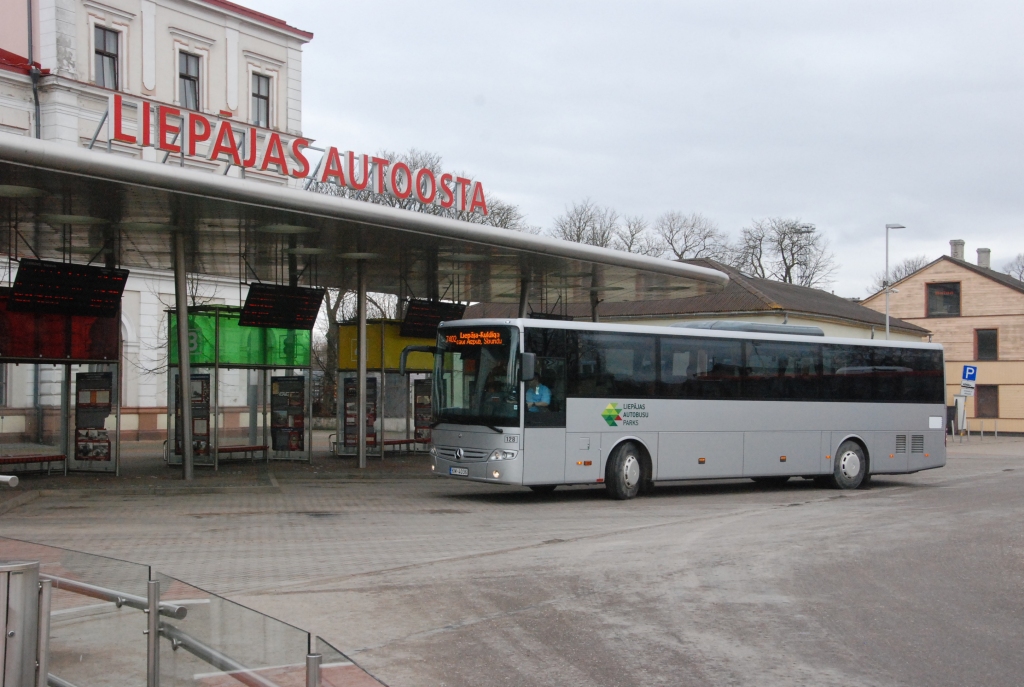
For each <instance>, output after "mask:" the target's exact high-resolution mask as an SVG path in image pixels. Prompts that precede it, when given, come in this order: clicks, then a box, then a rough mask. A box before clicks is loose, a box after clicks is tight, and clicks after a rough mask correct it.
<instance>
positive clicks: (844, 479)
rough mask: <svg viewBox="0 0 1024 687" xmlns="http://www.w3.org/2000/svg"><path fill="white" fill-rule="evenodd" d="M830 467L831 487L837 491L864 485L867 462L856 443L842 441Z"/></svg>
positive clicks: (861, 449) (866, 474)
mask: <svg viewBox="0 0 1024 687" xmlns="http://www.w3.org/2000/svg"><path fill="white" fill-rule="evenodd" d="M833 463H834V465H833V466H832V485H833V486H835V487H836V488H837V489H857V488H859V487H860V486H861V485H863V484H866V482H867V477H868V461H867V456H865V455H864V449H863V448H862V447H861V445H860V444H858V443H857V442H856V441H844V442H843V443H842V444H840V446H839V450H838V451H836V457H835V460H834V461H833Z"/></svg>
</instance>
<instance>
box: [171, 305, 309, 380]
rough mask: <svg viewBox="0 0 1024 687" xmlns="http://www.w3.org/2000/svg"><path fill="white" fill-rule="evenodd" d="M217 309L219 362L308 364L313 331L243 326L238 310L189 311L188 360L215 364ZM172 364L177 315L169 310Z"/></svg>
mask: <svg viewBox="0 0 1024 687" xmlns="http://www.w3.org/2000/svg"><path fill="white" fill-rule="evenodd" d="M217 312H219V313H220V364H221V365H223V366H237V367H264V366H270V367H281V368H286V367H309V361H310V343H311V339H312V332H309V331H306V330H304V329H267V328H263V327H242V326H239V324H238V318H239V316H240V314H241V311H240V310H239V309H219V310H218V311H205V312H204V311H199V312H190V313H189V314H188V321H189V348H190V350H191V353H190V355H189V360H190V361H191V363H192V364H193V365H213V364H214V353H215V351H214V347H215V344H216V340H217V339H216V337H217V331H216V325H217V320H216V318H217V314H216V313H217ZM168 316H169V317H168V319H169V322H170V334H169V339H168V341H169V344H170V358H171V364H172V365H177V364H178V326H177V323H178V318H177V316H176V314H175V313H174V312H170V313H168Z"/></svg>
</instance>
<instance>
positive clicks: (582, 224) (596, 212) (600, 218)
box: [551, 198, 619, 248]
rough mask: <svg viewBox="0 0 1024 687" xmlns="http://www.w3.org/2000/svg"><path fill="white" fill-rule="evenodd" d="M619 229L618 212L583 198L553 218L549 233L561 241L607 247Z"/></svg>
mask: <svg viewBox="0 0 1024 687" xmlns="http://www.w3.org/2000/svg"><path fill="white" fill-rule="evenodd" d="M618 230H619V213H617V212H615V210H613V209H611V208H603V207H601V206H599V205H597V204H595V203H594V201H592V200H590V198H584V199H583V200H582V201H578V202H574V203H573V204H572V205H569V206H567V207H566V208H565V214H562V215H559V216H558V217H556V218H555V227H554V229H552V231H551V235H552V236H554V237H555V238H557V239H562V240H563V241H572V242H573V243H586V244H589V245H591V246H599V247H601V248H608V247H610V246H611V245H612V242H613V241H614V240H615V236H616V234H617V233H618Z"/></svg>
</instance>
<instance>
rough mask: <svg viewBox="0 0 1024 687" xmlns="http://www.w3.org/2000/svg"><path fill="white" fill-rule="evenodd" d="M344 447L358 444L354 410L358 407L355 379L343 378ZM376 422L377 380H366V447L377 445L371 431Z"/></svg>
mask: <svg viewBox="0 0 1024 687" xmlns="http://www.w3.org/2000/svg"><path fill="white" fill-rule="evenodd" d="M344 391H345V446H347V447H353V446H355V445H356V444H358V443H359V427H358V425H357V424H356V409H357V408H358V407H359V395H358V392H359V390H358V388H356V378H355V377H346V378H345V386H344ZM376 422H377V378H376V377H367V378H366V445H367V446H376V445H377V433H376V432H375V431H374V430H373V426H374V424H376Z"/></svg>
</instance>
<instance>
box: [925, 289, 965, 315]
mask: <svg viewBox="0 0 1024 687" xmlns="http://www.w3.org/2000/svg"><path fill="white" fill-rule="evenodd" d="M927 289H928V317H959V316H960V283H959V282H952V283H948V284H928V286H927Z"/></svg>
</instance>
